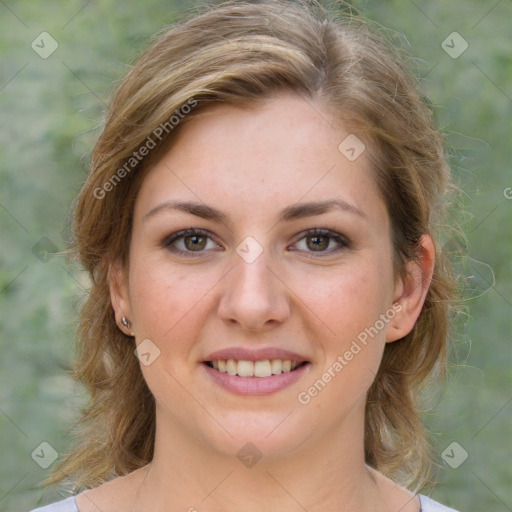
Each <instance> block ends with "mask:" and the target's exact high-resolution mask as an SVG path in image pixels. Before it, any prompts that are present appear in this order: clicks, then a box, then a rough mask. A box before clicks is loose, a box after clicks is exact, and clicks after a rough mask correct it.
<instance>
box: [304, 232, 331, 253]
mask: <svg viewBox="0 0 512 512" xmlns="http://www.w3.org/2000/svg"><path fill="white" fill-rule="evenodd" d="M329 241H330V238H329V237H328V236H326V235H314V236H308V237H307V242H306V245H307V247H308V249H311V250H312V251H325V249H327V248H328V247H329Z"/></svg>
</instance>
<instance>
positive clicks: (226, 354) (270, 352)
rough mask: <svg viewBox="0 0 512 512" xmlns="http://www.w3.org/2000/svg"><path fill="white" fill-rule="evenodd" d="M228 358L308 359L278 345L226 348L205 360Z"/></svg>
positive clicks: (256, 359) (254, 359)
mask: <svg viewBox="0 0 512 512" xmlns="http://www.w3.org/2000/svg"><path fill="white" fill-rule="evenodd" d="M226 359H236V360H238V361H240V360H244V361H264V360H265V359H282V360H283V361H288V360H290V361H297V362H300V363H302V362H304V361H307V360H308V359H307V358H306V357H304V356H301V355H300V354H297V353H296V352H291V351H290V350H283V349H280V348H276V347H268V348H259V349H248V348H244V347H232V348H224V349H222V350H217V351H215V352H212V353H211V354H210V355H209V356H208V357H207V358H206V360H205V362H206V361H219V360H226Z"/></svg>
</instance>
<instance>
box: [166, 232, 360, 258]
mask: <svg viewBox="0 0 512 512" xmlns="http://www.w3.org/2000/svg"><path fill="white" fill-rule="evenodd" d="M193 235H198V236H204V237H206V238H208V239H210V240H212V241H213V242H214V243H215V244H217V245H218V246H220V244H219V243H218V242H217V241H216V240H215V237H214V236H213V234H212V233H210V232H209V231H208V230H206V229H201V228H187V229H182V230H179V231H176V232H174V233H171V234H170V235H168V236H166V237H165V238H164V240H163V241H162V246H163V247H164V248H166V249H167V250H169V251H171V252H173V253H176V254H186V255H189V256H192V257H194V256H196V257H197V256H201V255H203V254H204V253H206V252H208V251H206V250H202V251H184V250H182V249H178V248H177V247H175V246H173V245H172V244H173V243H174V242H176V241H177V240H180V239H182V238H184V237H186V236H193ZM315 235H316V236H327V237H329V238H330V239H331V240H334V241H335V242H336V243H337V244H338V247H336V248H334V249H330V250H328V251H304V250H301V249H291V250H292V251H300V252H303V253H308V254H310V255H311V254H313V255H315V256H317V257H322V256H329V255H331V254H334V253H338V252H339V251H341V250H344V249H347V248H349V247H350V246H351V241H350V240H349V239H348V238H347V237H346V236H345V235H342V234H341V233H338V232H336V231H333V230H331V229H327V228H312V229H308V230H306V231H303V232H301V233H300V234H298V235H297V236H296V240H295V242H293V244H292V245H291V246H289V247H293V246H294V245H296V244H297V243H298V242H300V241H301V240H303V239H304V238H307V237H308V236H315ZM171 247H172V248H171Z"/></svg>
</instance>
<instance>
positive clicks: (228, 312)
mask: <svg viewBox="0 0 512 512" xmlns="http://www.w3.org/2000/svg"><path fill="white" fill-rule="evenodd" d="M235 258H236V261H235V265H234V268H233V270H232V271H231V272H229V274H228V276H226V277H227V279H226V280H225V281H224V289H223V293H222V297H221V299H220V302H219V306H218V315H219V317H220V318H221V319H223V320H224V321H226V322H228V323H231V324H237V325H238V326H239V327H240V328H242V329H243V330H247V331H253V332H265V331H267V330H269V329H272V328H275V327H276V326H278V325H279V324H281V323H282V322H284V321H285V320H286V319H287V318H288V317H289V315H290V301H289V295H288V294H287V288H286V286H285V284H284V283H283V282H282V281H281V280H280V279H279V278H278V277H277V275H276V274H275V273H274V272H273V271H272V270H271V267H270V265H269V264H270V261H269V260H268V259H267V257H266V255H265V252H264V253H263V254H261V255H260V257H259V258H258V259H257V260H256V261H253V262H252V263H247V262H246V261H244V260H243V259H242V258H240V257H239V256H238V255H235Z"/></svg>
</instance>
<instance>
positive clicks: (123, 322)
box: [121, 316, 135, 337]
mask: <svg viewBox="0 0 512 512" xmlns="http://www.w3.org/2000/svg"><path fill="white" fill-rule="evenodd" d="M121 323H122V324H123V325H124V327H126V328H127V329H129V328H130V326H131V325H132V324H131V323H130V322H129V321H128V320H127V319H126V317H125V316H123V317H122V318H121ZM130 336H132V337H135V333H134V332H133V331H132V332H131V333H130Z"/></svg>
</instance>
